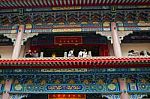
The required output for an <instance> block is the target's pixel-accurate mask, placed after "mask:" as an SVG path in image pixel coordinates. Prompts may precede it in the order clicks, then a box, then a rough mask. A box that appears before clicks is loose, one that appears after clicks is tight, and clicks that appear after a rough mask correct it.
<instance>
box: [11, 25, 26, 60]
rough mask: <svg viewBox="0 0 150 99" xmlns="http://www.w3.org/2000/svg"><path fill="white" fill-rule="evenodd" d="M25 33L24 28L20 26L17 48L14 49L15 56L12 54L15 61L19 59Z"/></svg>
mask: <svg viewBox="0 0 150 99" xmlns="http://www.w3.org/2000/svg"><path fill="white" fill-rule="evenodd" d="M23 32H24V26H23V25H20V26H19V32H18V34H17V37H16V42H15V46H14V49H13V54H12V58H13V59H16V58H19V54H20V50H21V43H22V37H23Z"/></svg>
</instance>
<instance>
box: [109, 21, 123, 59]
mask: <svg viewBox="0 0 150 99" xmlns="http://www.w3.org/2000/svg"><path fill="white" fill-rule="evenodd" d="M111 31H112V40H113V48H114V53H115V56H116V57H121V56H122V52H121V47H120V41H119V37H118V33H117V26H116V23H115V22H111Z"/></svg>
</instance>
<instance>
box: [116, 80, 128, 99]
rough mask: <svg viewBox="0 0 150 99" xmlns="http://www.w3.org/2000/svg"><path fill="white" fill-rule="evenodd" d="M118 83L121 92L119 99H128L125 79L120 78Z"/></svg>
mask: <svg viewBox="0 0 150 99" xmlns="http://www.w3.org/2000/svg"><path fill="white" fill-rule="evenodd" d="M119 83H120V90H121V95H120V99H130V96H129V94H128V93H127V84H126V79H125V78H120V79H119Z"/></svg>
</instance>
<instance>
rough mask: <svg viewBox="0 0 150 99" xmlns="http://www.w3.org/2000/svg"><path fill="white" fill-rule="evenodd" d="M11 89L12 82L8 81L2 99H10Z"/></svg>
mask: <svg viewBox="0 0 150 99" xmlns="http://www.w3.org/2000/svg"><path fill="white" fill-rule="evenodd" d="M10 89H11V80H6V82H5V87H4V90H5V92H4V93H3V94H2V99H10V96H9V92H10Z"/></svg>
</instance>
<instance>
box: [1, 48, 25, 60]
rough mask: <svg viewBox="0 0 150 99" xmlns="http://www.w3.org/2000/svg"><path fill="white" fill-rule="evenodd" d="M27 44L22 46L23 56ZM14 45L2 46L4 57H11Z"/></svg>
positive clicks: (21, 54) (21, 55)
mask: <svg viewBox="0 0 150 99" xmlns="http://www.w3.org/2000/svg"><path fill="white" fill-rule="evenodd" d="M24 49H25V46H21V53H20V57H23V54H24ZM12 53H13V46H0V54H1V57H2V58H11V56H12Z"/></svg>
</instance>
